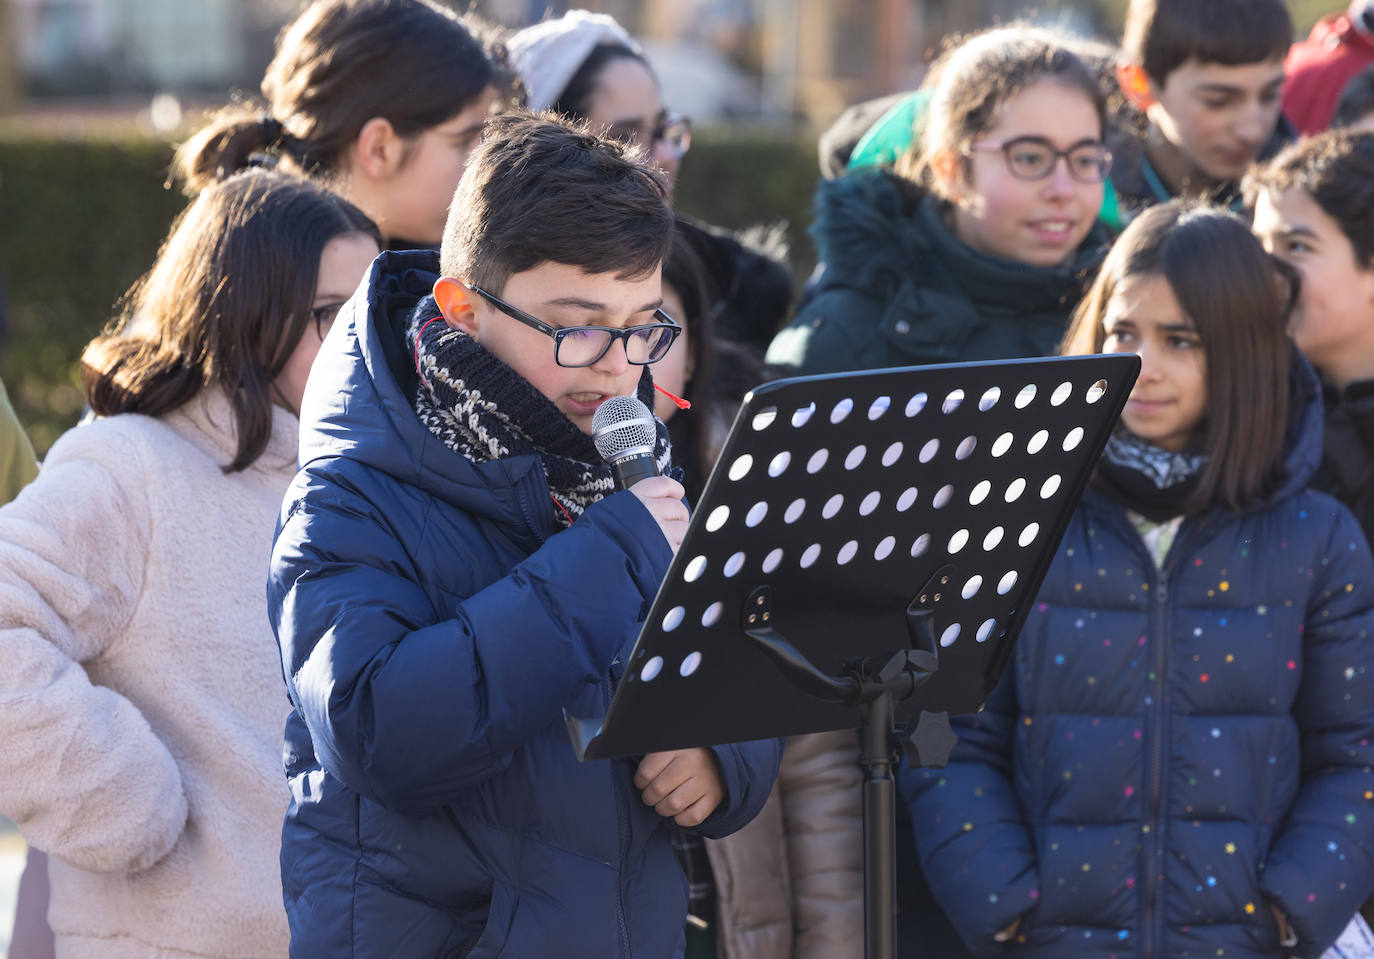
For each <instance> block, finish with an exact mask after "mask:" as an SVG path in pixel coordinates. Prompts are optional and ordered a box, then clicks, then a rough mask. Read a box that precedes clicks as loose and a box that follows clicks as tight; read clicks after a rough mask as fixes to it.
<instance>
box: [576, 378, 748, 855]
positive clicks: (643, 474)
mask: <svg viewBox="0 0 1374 959" xmlns="http://www.w3.org/2000/svg"><path fill="white" fill-rule="evenodd" d="M657 435H658V430H657V426H656V425H655V422H654V415H653V413H651V412H650V411H649V408H648V407H647V406H645V405H644V404H643V403H641V402H640V401H639V400H638V399H636V398H635V397H633V396H613V397H611V398H610V399H608V400H607V401H606V402H604V403H602V404H601V406H600V407H598V409H597V411H596V415H595V416H594V417H592V436H593V437H594V439H595V442H596V449H597V452H599V453H600V454H601V456H602V458H603V459H605V460H606V462H608V463H610V464H611V471H612V472H613V473H614V474H615V481H616V485H617V486H619V487H620V488H621V489H628V490H629V491H630V492H631V493H633V494H634V495H635V496H637V497H638V498H639V501H640V502H641V503H643V504H644V508H645V509H647V510H648V511H649V515H651V516H653V518H654V519H655V520H656V521H657V522H658V528H659V529H660V530H662V531H663V536H664V538H665V539H667V540H668V545H669V546H671V547H672V549H673V552H674V553H677V550H678V547H679V546H681V545H682V538H683V537H684V536H686V535H687V522H688V519H689V518H690V517H689V514H688V511H687V505H686V503H684V502H683V497H684V496H685V495H686V492H685V491H684V490H683V488H682V484H681V483H679V482H678V481H677V480H674V479H672V478H670V477H667V476H660V475H659V473H658V463H657V461H656V460H655V459H654V445H655V441H656V439H657ZM635 788H636V789H638V790H639V791H640V797H641V798H642V799H643V800H644V803H645V805H648V806H653V807H654V811H655V812H656V813H658V814H659V815H660V816H663V817H664V818H668V817H672V819H673V821H674V822H675V823H677V824H678V825H679V826H684V827H688V828H690V827H692V826H699V825H701V823H703V822H704V821H705V820H706V817H708V816H710V815H711V813H712V812H714V811H715V809H716V807H717V806H719V805H720V804H721V802H722V801H723V800H724V799H725V785H724V783H723V782H722V781H721V776H720V766H719V765H718V763H717V761H716V757H715V754H714V753H713V752H711V750H709V749H706V748H705V747H697V748H695V749H674V750H670V751H668V752H661V753H649V754H648V755H647V756H645V757H644V758H643V759H642V760H640V763H639V768H638V769H637V770H636V771H635Z"/></svg>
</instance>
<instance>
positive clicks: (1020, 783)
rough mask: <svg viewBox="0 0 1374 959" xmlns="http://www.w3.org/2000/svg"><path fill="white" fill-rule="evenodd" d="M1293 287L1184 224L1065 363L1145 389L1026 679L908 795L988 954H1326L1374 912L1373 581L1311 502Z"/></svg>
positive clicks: (1126, 414)
mask: <svg viewBox="0 0 1374 959" xmlns="http://www.w3.org/2000/svg"><path fill="white" fill-rule="evenodd" d="M1295 283H1296V276H1295V275H1294V274H1293V272H1292V271H1291V270H1290V269H1288V268H1287V267H1285V266H1284V265H1283V264H1282V263H1280V262H1279V261H1277V260H1275V259H1273V258H1272V257H1270V256H1269V255H1268V254H1267V253H1265V251H1264V249H1263V248H1262V247H1261V246H1260V244H1259V241H1258V240H1256V239H1255V238H1254V237H1253V236H1251V234H1250V231H1249V229H1248V228H1247V226H1246V224H1245V223H1244V222H1243V221H1241V220H1240V219H1239V218H1238V217H1236V216H1234V215H1232V214H1230V213H1228V212H1226V211H1224V210H1221V209H1219V208H1215V207H1206V206H1193V205H1189V204H1188V203H1186V202H1180V201H1174V202H1172V203H1168V204H1165V205H1163V206H1158V207H1154V208H1152V209H1150V210H1147V211H1146V212H1144V213H1142V214H1141V215H1140V216H1139V217H1138V218H1137V219H1136V220H1135V221H1134V222H1133V223H1132V224H1131V225H1130V226H1129V227H1128V228H1127V229H1126V231H1125V232H1124V233H1123V234H1122V235H1121V238H1120V239H1119V240H1118V241H1117V243H1116V245H1115V246H1114V247H1113V248H1112V250H1111V252H1110V253H1109V254H1108V256H1107V259H1106V261H1105V263H1104V264H1103V267H1102V271H1101V273H1100V274H1099V276H1098V277H1097V279H1096V281H1095V282H1094V284H1093V286H1092V289H1091V290H1090V291H1089V293H1088V296H1087V298H1086V299H1085V300H1084V302H1083V304H1082V305H1081V307H1080V308H1079V310H1078V313H1077V315H1076V316H1075V319H1074V323H1073V325H1072V327H1071V328H1070V330H1069V333H1068V338H1067V341H1066V344H1065V347H1064V351H1065V352H1068V353H1089V352H1106V353H1119V352H1131V353H1136V354H1138V355H1139V356H1140V361H1141V367H1140V376H1139V378H1138V379H1137V381H1136V383H1135V386H1134V388H1133V389H1132V391H1131V394H1130V398H1129V399H1128V400H1127V403H1126V408H1125V410H1124V411H1123V412H1122V414H1121V422H1120V426H1119V428H1118V430H1117V432H1116V433H1115V435H1114V436H1113V437H1112V439H1111V440H1110V442H1109V443H1108V446H1107V450H1106V453H1105V454H1104V456H1103V458H1102V460H1101V462H1100V464H1099V466H1098V469H1097V474H1096V478H1095V482H1094V484H1093V486H1092V487H1091V488H1090V489H1089V491H1088V493H1087V494H1086V495H1085V496H1084V498H1083V500H1082V503H1081V505H1080V506H1079V508H1078V510H1077V511H1076V512H1075V514H1074V516H1073V519H1072V520H1071V522H1070V524H1069V527H1068V530H1067V532H1066V533H1065V535H1064V538H1063V540H1062V541H1061V544H1060V547H1059V552H1058V554H1057V556H1056V557H1055V560H1054V564H1053V565H1052V566H1051V568H1050V571H1049V573H1048V574H1047V576H1046V577H1045V580H1044V583H1043V585H1042V587H1041V590H1040V594H1039V596H1038V598H1037V599H1036V603H1035V607H1034V609H1033V610H1032V611H1031V613H1030V616H1029V618H1028V619H1027V620H1026V624H1025V627H1024V628H1023V630H1022V632H1021V636H1020V639H1019V640H1018V641H1017V644H1016V653H1015V659H1014V661H1013V663H1012V664H1011V667H1010V668H1009V669H1008V670H1007V672H1006V673H1005V675H1004V676H1003V678H1002V682H1001V683H1000V685H999V686H998V687H997V689H996V690H995V691H994V693H993V695H992V696H991V698H990V699H989V701H988V703H987V705H986V707H985V708H984V710H983V712H982V713H980V714H979V715H978V716H976V717H964V718H961V719H959V720H958V721H957V725H958V726H959V727H960V729H959V732H960V744H959V745H958V746H957V747H956V748H955V751H954V754H953V755H952V757H951V762H950V764H949V767H948V768H947V769H945V770H942V771H931V772H927V771H925V770H909V771H906V772H904V774H903V778H902V784H901V785H902V791H903V794H904V797H905V799H906V800H907V802H908V804H909V805H910V807H911V811H912V817H913V821H914V822H916V823H917V824H918V831H917V845H918V848H919V852H920V856H921V859H922V864H923V865H924V867H925V869H926V874H927V875H928V876H930V877H932V880H934V878H935V877H939V881H932V889H933V891H934V893H935V896H936V898H937V900H938V901H939V902H940V904H941V906H942V907H943V908H944V909H945V911H946V912H947V913H948V914H949V916H950V918H951V920H952V921H953V922H954V925H955V926H956V928H957V929H958V930H959V932H960V934H961V935H962V936H963V937H964V939H965V941H966V942H967V943H968V944H969V946H970V947H971V948H973V949H974V951H975V952H977V953H978V954H987V953H996V954H999V955H1000V954H1011V955H1016V956H1026V957H1040V956H1046V957H1048V956H1063V955H1068V954H1072V955H1074V956H1082V957H1101V959H1107V957H1109V956H1117V955H1126V954H1129V955H1133V956H1139V957H1142V959H1149V957H1155V956H1185V955H1209V956H1211V955H1225V956H1227V957H1246V959H1260V957H1265V959H1279V957H1281V956H1293V955H1299V956H1319V955H1321V954H1322V952H1323V950H1325V949H1326V948H1327V947H1329V946H1330V945H1331V944H1332V942H1333V941H1334V940H1335V939H1336V937H1337V936H1338V935H1339V934H1340V933H1341V932H1342V930H1343V929H1344V928H1345V926H1346V924H1347V922H1348V921H1349V920H1350V917H1351V916H1352V915H1354V914H1355V911H1356V909H1357V908H1358V907H1359V905H1360V904H1361V903H1362V902H1363V901H1364V900H1365V897H1366V896H1367V895H1368V894H1369V893H1370V891H1371V890H1374V858H1371V855H1370V849H1371V848H1374V818H1371V817H1370V816H1369V803H1370V797H1371V796H1372V795H1374V639H1371V637H1370V628H1371V625H1374V562H1372V561H1371V557H1370V552H1369V547H1368V545H1366V542H1365V538H1364V535H1363V533H1362V532H1361V530H1360V527H1359V525H1358V524H1357V523H1356V522H1355V519H1354V517H1353V516H1352V515H1351V514H1350V512H1349V511H1348V510H1347V509H1346V508H1345V507H1344V506H1342V505H1340V504H1339V503H1338V502H1336V500H1334V499H1332V498H1331V497H1329V496H1327V495H1325V494H1323V493H1318V492H1315V491H1313V490H1311V489H1309V488H1308V487H1309V483H1310V482H1311V479H1312V477H1313V475H1314V473H1315V471H1316V468H1317V465H1318V463H1319V461H1320V456H1321V435H1322V430H1321V425H1322V403H1321V395H1320V390H1319V388H1318V383H1317V378H1316V376H1315V375H1314V374H1313V372H1312V369H1311V367H1309V366H1308V365H1307V363H1306V362H1305V361H1304V360H1303V359H1302V358H1301V356H1299V354H1298V353H1297V351H1296V349H1295V348H1294V346H1293V344H1292V342H1291V341H1290V340H1289V338H1288V335H1287V326H1288V319H1289V313H1290V311H1291V308H1292V304H1293V301H1294V298H1295V296H1294V294H1295V292H1296V286H1295ZM1032 402H1040V403H1044V404H1047V406H1048V403H1049V399H1048V398H1047V397H1045V396H1041V397H1039V398H1038V399H1034V400H1032ZM1047 422H1049V421H1048V420H1047ZM1060 439H1063V437H1062V436H1061V437H1052V441H1054V442H1057V441H1059V440H1060ZM1032 525H1033V524H1032ZM1028 529H1029V528H1028ZM1027 535H1032V536H1033V535H1035V533H1034V531H1033V530H1031V531H1030V532H1029V533H1028V534H1027Z"/></svg>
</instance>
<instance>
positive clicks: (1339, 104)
mask: <svg viewBox="0 0 1374 959" xmlns="http://www.w3.org/2000/svg"><path fill="white" fill-rule="evenodd" d="M1371 113H1374V67H1365V68H1364V69H1363V70H1361V71H1360V72H1359V73H1357V74H1355V75H1354V76H1353V77H1351V78H1350V80H1349V81H1348V82H1347V83H1346V85H1345V87H1344V88H1343V89H1342V90H1341V97H1340V99H1339V100H1337V101H1336V109H1335V110H1333V111H1332V113H1331V128H1332V129H1333V130H1335V129H1338V128H1340V127H1348V126H1350V125H1351V124H1352V123H1356V122H1358V121H1359V120H1360V119H1362V118H1364V117H1367V116H1368V115H1369V114H1371Z"/></svg>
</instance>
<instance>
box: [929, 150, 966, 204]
mask: <svg viewBox="0 0 1374 959" xmlns="http://www.w3.org/2000/svg"><path fill="white" fill-rule="evenodd" d="M961 165H962V164H961V163H960V160H959V154H957V153H955V152H954V151H953V150H940V151H938V152H936V153H933V154H931V157H930V172H931V175H932V176H934V177H935V184H936V186H937V188H938V192H939V194H940V195H941V196H943V197H944V198H945V199H947V200H952V201H954V202H956V203H957V202H958V201H959V199H960V198H961V197H962V196H963V192H964V178H963V176H962V171H961V170H960V169H959V167H960V166H961Z"/></svg>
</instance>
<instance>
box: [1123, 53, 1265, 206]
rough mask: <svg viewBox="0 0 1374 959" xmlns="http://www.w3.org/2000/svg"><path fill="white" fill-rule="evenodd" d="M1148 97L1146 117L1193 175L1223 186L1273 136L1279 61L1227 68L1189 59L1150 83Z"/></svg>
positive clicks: (1236, 176) (1256, 154)
mask: <svg viewBox="0 0 1374 959" xmlns="http://www.w3.org/2000/svg"><path fill="white" fill-rule="evenodd" d="M1150 93H1151V95H1152V96H1153V98H1154V102H1153V103H1152V104H1151V105H1150V106H1149V107H1147V108H1146V110H1145V113H1146V116H1148V117H1149V119H1150V122H1151V124H1152V125H1153V126H1154V127H1155V128H1156V129H1157V130H1158V132H1159V134H1160V135H1161V136H1162V137H1163V139H1164V141H1165V142H1166V143H1167V144H1168V146H1169V147H1171V148H1172V149H1173V150H1174V151H1175V152H1176V153H1177V154H1178V155H1179V157H1180V159H1182V160H1184V161H1186V165H1187V166H1190V167H1191V168H1192V174H1191V175H1193V176H1200V177H1201V178H1202V179H1204V180H1207V181H1211V182H1214V183H1225V182H1227V181H1230V180H1235V179H1238V178H1239V177H1240V176H1241V175H1242V174H1243V173H1244V172H1245V171H1246V169H1247V168H1248V167H1249V166H1250V164H1251V163H1253V162H1254V161H1255V159H1256V158H1257V157H1258V156H1259V154H1260V151H1261V150H1262V149H1264V145H1265V144H1266V143H1268V142H1269V138H1270V137H1271V136H1273V134H1274V127H1275V125H1276V124H1277V123H1278V122H1279V108H1280V101H1281V100H1282V97H1283V61H1282V60H1281V59H1280V60H1268V61H1265V62H1263V63H1247V64H1242V65H1240V66H1234V67H1228V66H1224V65H1222V64H1220V63H1200V62H1198V61H1197V60H1189V61H1187V62H1186V63H1184V64H1183V65H1182V66H1179V67H1175V68H1174V70H1173V71H1172V72H1170V74H1169V75H1168V77H1166V78H1165V80H1164V82H1163V84H1159V85H1157V84H1156V83H1155V82H1154V81H1153V80H1152V81H1150Z"/></svg>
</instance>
